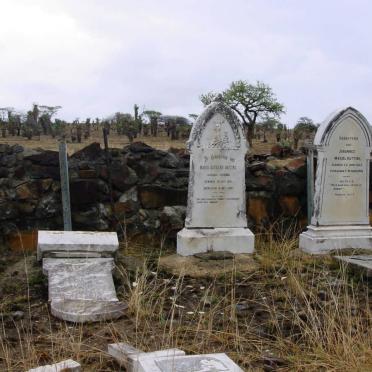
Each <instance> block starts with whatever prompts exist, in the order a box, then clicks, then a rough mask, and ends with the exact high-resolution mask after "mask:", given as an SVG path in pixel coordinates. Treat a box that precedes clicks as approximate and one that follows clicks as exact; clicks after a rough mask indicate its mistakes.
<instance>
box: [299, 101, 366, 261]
mask: <svg viewBox="0 0 372 372" xmlns="http://www.w3.org/2000/svg"><path fill="white" fill-rule="evenodd" d="M314 145H315V148H316V150H317V153H318V157H317V169H316V176H315V195H314V208H313V214H312V218H311V224H310V225H309V226H308V227H307V231H305V232H304V233H302V234H301V235H300V248H301V249H302V250H304V251H306V252H309V253H317V254H318V253H326V252H328V251H331V250H339V249H344V248H365V249H371V248H372V228H371V227H370V225H369V166H370V165H369V164H370V153H371V146H372V135H371V130H370V126H369V124H368V122H367V120H366V119H365V117H364V116H363V115H362V114H361V113H360V112H358V111H357V110H355V109H354V108H352V107H348V108H346V109H343V110H339V111H336V112H334V113H333V114H331V115H330V116H329V117H328V118H327V119H326V120H325V121H324V122H323V123H322V124H321V126H320V127H319V129H318V131H317V133H316V136H315V139H314Z"/></svg>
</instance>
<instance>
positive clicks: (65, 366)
mask: <svg viewBox="0 0 372 372" xmlns="http://www.w3.org/2000/svg"><path fill="white" fill-rule="evenodd" d="M80 367H81V366H80V364H79V363H78V362H75V361H74V360H72V359H67V360H63V361H62V362H59V363H55V364H48V365H45V366H41V367H37V368H32V369H29V370H28V372H80V371H81V368H80Z"/></svg>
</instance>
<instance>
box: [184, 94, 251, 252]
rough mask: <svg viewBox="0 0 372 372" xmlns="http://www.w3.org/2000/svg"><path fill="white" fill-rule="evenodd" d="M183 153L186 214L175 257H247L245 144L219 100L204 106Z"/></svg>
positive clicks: (234, 120) (233, 118)
mask: <svg viewBox="0 0 372 372" xmlns="http://www.w3.org/2000/svg"><path fill="white" fill-rule="evenodd" d="M188 149H189V151H190V154H191V155H190V176H189V189H188V202H187V214H186V221H185V228H184V229H183V230H182V231H180V232H179V233H178V236H177V253H178V254H180V255H183V256H188V255H193V254H195V253H200V252H207V251H230V252H232V253H251V252H253V249H254V235H253V234H252V232H251V231H250V230H249V229H248V228H247V218H246V199H245V154H246V152H247V150H248V145H247V142H246V139H245V136H244V133H243V128H242V126H241V124H240V122H239V120H238V118H237V117H236V115H235V113H234V112H233V111H232V110H231V109H230V108H229V107H228V106H226V105H225V104H224V103H223V102H222V101H221V100H218V101H215V102H213V103H212V104H210V105H209V106H208V107H207V108H206V110H205V111H204V112H203V113H202V114H201V115H200V116H199V118H198V120H197V121H196V123H195V124H194V126H193V128H192V131H191V134H190V139H189V141H188Z"/></svg>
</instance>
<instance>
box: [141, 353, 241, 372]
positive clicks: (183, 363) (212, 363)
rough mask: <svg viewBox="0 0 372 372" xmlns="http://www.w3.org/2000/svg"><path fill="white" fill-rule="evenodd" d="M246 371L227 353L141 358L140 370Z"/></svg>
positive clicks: (151, 371) (180, 371) (166, 371)
mask: <svg viewBox="0 0 372 372" xmlns="http://www.w3.org/2000/svg"><path fill="white" fill-rule="evenodd" d="M190 371H193V372H244V371H243V370H242V369H241V368H240V367H239V366H238V365H237V364H235V363H234V362H233V361H232V360H231V359H230V358H229V357H228V356H227V355H226V354H223V353H219V354H202V355H184V356H174V357H171V358H169V357H149V356H143V357H140V358H139V368H138V372H190Z"/></svg>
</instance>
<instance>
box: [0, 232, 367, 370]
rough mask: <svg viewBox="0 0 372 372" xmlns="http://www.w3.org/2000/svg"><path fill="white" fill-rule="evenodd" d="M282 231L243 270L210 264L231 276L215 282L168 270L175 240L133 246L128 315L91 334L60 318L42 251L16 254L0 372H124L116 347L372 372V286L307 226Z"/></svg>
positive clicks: (5, 298) (264, 237)
mask: <svg viewBox="0 0 372 372" xmlns="http://www.w3.org/2000/svg"><path fill="white" fill-rule="evenodd" d="M277 230H280V229H279V228H278V226H272V230H271V231H266V232H262V233H261V234H256V239H257V245H256V252H255V254H254V255H253V256H252V257H251V258H249V261H248V263H247V262H245V264H244V265H243V267H242V266H241V265H239V258H236V260H235V259H234V260H233V259H232V258H227V259H225V260H209V261H208V262H205V263H204V264H206V265H209V266H210V268H215V267H220V268H221V270H220V271H219V273H218V274H216V275H214V274H213V275H209V276H205V275H203V273H201V272H198V270H193V271H187V272H184V271H182V270H179V272H178V275H176V273H175V272H174V271H173V272H171V271H170V270H167V269H165V268H164V265H162V264H161V260H160V259H159V257H162V256H165V255H169V254H173V253H174V252H175V247H174V245H172V244H171V243H169V244H168V243H167V244H165V243H164V242H165V239H160V240H156V239H155V238H153V237H148V236H147V237H146V236H133V237H131V238H128V240H127V241H125V242H122V244H121V247H120V250H119V254H118V256H117V269H116V272H115V273H114V278H115V284H116V288H117V293H118V296H119V299H120V300H122V301H125V302H127V303H128V312H127V314H126V315H125V316H124V317H122V318H121V319H119V320H116V321H112V322H106V323H92V324H84V325H79V324H73V323H67V322H64V321H60V320H58V319H56V318H54V317H52V316H51V314H50V313H49V310H48V305H47V298H48V288H47V279H46V277H45V276H43V275H42V272H41V265H40V264H39V263H38V262H36V258H35V254H34V253H29V252H24V253H23V254H22V253H18V254H16V253H15V252H12V251H7V253H6V254H4V255H2V257H1V258H0V260H1V261H0V290H1V293H0V296H1V298H2V301H1V305H0V313H1V318H0V319H1V320H0V370H1V371H24V370H27V369H28V368H31V367H35V366H38V365H43V364H47V363H51V362H58V361H60V360H64V359H68V358H71V359H74V360H76V361H78V362H80V363H81V364H82V366H83V370H84V371H119V370H120V367H119V365H118V364H116V362H115V361H114V360H113V358H112V357H110V356H109V355H108V354H107V344H109V343H114V342H128V343H130V344H132V345H133V346H135V347H137V348H139V349H142V350H144V351H154V350H159V349H162V348H172V347H177V348H180V349H182V350H184V351H186V353H187V354H192V353H212V352H226V353H227V354H228V355H229V357H231V358H232V359H233V360H234V361H235V362H236V363H238V364H239V365H240V366H241V367H242V368H243V369H244V370H247V371H275V370H276V371H296V370H297V371H305V370H306V371H319V370H327V371H347V370H350V371H367V370H372V327H371V322H372V311H371V308H370V300H369V299H370V297H371V294H372V293H371V288H372V287H371V285H370V282H368V281H369V279H368V278H367V277H366V276H364V275H363V274H362V273H361V272H358V271H350V270H349V269H346V268H345V266H343V265H342V264H340V263H339V262H337V261H336V260H334V259H333V258H332V256H331V255H324V256H310V255H306V254H304V253H301V252H300V251H299V250H298V249H297V247H298V238H297V237H298V231H297V229H296V231H294V230H295V229H292V232H293V234H292V233H291V234H290V233H288V231H289V230H286V231H287V232H286V233H281V232H278V231H277ZM348 253H350V252H346V251H345V252H344V253H343V254H348ZM216 258H218V257H216ZM201 261H202V259H201ZM223 268H227V269H228V268H230V269H231V268H232V270H223Z"/></svg>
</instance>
